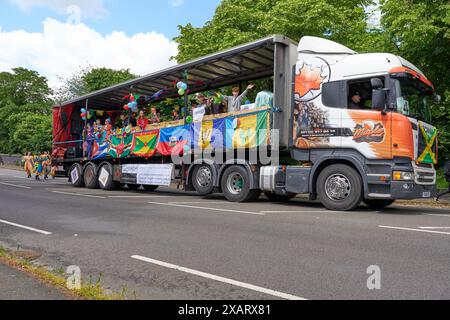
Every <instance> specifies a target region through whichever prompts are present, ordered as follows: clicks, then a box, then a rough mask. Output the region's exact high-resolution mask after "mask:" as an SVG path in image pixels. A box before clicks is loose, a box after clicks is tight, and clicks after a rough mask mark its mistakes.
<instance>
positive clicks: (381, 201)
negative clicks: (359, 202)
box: [363, 199, 395, 209]
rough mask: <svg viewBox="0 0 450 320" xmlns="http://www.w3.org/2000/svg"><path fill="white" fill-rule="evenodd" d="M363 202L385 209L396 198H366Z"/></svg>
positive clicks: (369, 205) (375, 207) (372, 206)
mask: <svg viewBox="0 0 450 320" xmlns="http://www.w3.org/2000/svg"><path fill="white" fill-rule="evenodd" d="M363 202H364V203H365V204H366V205H367V206H368V207H369V208H371V209H383V208H386V207H389V206H390V205H391V204H393V203H394V202H395V200H387V199H365V200H363Z"/></svg>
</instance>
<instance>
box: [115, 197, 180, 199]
mask: <svg viewBox="0 0 450 320" xmlns="http://www.w3.org/2000/svg"><path fill="white" fill-rule="evenodd" d="M170 197H172V196H108V198H118V199H128V198H129V199H134V198H138V199H139V198H142V199H146V198H148V199H151V198H170Z"/></svg>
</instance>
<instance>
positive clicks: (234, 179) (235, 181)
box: [227, 173, 244, 194]
mask: <svg viewBox="0 0 450 320" xmlns="http://www.w3.org/2000/svg"><path fill="white" fill-rule="evenodd" d="M243 186H244V178H242V176H241V175H240V174H239V173H233V174H230V175H229V176H228V178H227V189H228V192H230V193H232V194H239V193H241V191H242V187H243Z"/></svg>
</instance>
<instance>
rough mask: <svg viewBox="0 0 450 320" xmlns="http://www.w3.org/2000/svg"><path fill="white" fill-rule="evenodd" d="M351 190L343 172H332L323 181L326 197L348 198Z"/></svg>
mask: <svg viewBox="0 0 450 320" xmlns="http://www.w3.org/2000/svg"><path fill="white" fill-rule="evenodd" d="M351 191H352V186H351V184H350V181H349V180H348V178H347V177H346V176H344V175H343V174H340V173H338V174H333V175H332V176H330V177H328V179H327V181H326V182H325V192H326V194H327V197H328V198H330V199H332V200H335V201H342V200H345V199H347V198H348V196H349V195H350V193H351Z"/></svg>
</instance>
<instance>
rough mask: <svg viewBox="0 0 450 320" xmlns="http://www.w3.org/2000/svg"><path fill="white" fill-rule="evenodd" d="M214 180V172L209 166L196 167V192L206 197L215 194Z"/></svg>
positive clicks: (194, 177) (194, 172) (194, 173)
mask: <svg viewBox="0 0 450 320" xmlns="http://www.w3.org/2000/svg"><path fill="white" fill-rule="evenodd" d="M213 179H214V175H213V171H212V169H211V167H210V166H209V165H207V164H201V165H198V166H196V167H195V168H194V170H193V172H192V185H193V186H194V189H195V191H197V193H198V194H199V195H201V196H206V195H208V194H211V193H212V192H213V190H214V180H213Z"/></svg>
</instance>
